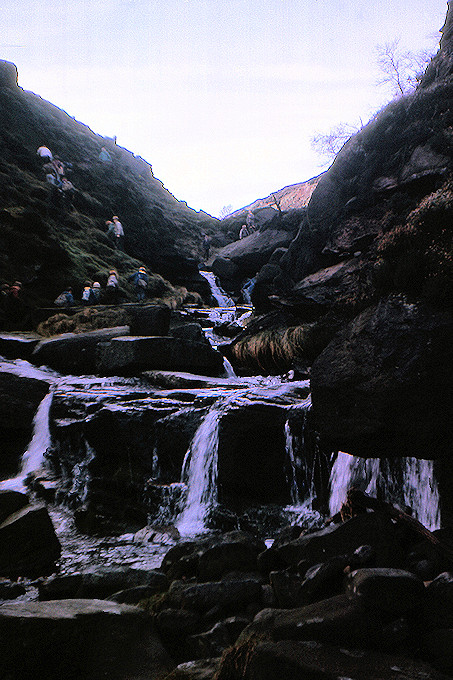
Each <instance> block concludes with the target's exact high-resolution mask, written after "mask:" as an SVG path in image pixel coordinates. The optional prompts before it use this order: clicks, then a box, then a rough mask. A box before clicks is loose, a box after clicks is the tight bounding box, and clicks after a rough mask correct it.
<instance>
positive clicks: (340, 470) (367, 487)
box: [329, 451, 440, 531]
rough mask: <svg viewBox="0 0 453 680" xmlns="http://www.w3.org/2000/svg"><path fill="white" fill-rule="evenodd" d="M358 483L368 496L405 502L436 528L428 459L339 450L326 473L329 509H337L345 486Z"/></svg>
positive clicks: (435, 497) (436, 496)
mask: <svg viewBox="0 0 453 680" xmlns="http://www.w3.org/2000/svg"><path fill="white" fill-rule="evenodd" d="M357 485H359V486H360V487H361V489H362V490H363V491H364V492H365V493H366V494H368V495H370V496H376V495H378V494H381V495H382V497H383V498H384V499H385V500H387V501H389V502H391V503H394V504H396V505H399V506H401V507H403V506H405V505H408V506H409V507H410V508H411V509H412V511H413V513H414V516H415V518H416V519H418V521H419V522H421V523H422V524H423V525H424V526H425V527H426V528H427V529H429V530H430V531H434V530H435V529H439V528H440V509H439V492H438V489H437V482H436V480H435V477H434V464H433V461H431V460H418V459H416V458H400V459H395V460H390V459H386V458H382V459H380V458H368V459H365V458H358V457H356V456H350V455H349V454H347V453H343V452H342V451H339V453H338V455H337V458H336V460H335V462H334V464H333V466H332V471H331V475H330V500H329V510H330V513H331V515H334V514H335V513H336V512H338V511H339V509H340V508H341V505H342V504H343V503H344V501H345V500H346V494H347V492H348V489H350V488H351V487H352V486H357Z"/></svg>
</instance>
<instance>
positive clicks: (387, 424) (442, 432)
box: [311, 297, 453, 458]
mask: <svg viewBox="0 0 453 680" xmlns="http://www.w3.org/2000/svg"><path fill="white" fill-rule="evenodd" d="M452 353H453V315H452V313H451V312H450V311H444V312H441V311H439V310H438V309H434V308H431V307H429V306H427V305H421V304H415V303H410V302H408V301H406V300H405V299H404V298H402V297H394V298H390V299H387V300H384V301H382V302H381V303H379V304H378V305H376V306H374V307H371V308H369V309H367V310H365V311H364V312H363V313H362V314H360V315H359V316H358V317H357V318H356V319H354V320H353V321H352V322H351V323H350V324H349V326H347V327H346V328H345V329H344V330H343V331H342V332H340V333H339V334H338V335H337V336H336V337H335V338H334V340H332V342H331V343H330V344H329V345H328V346H327V347H326V349H325V350H324V351H323V352H322V353H321V354H320V356H319V357H318V358H317V360H316V361H315V362H314V364H313V367H312V371H311V388H312V402H313V412H312V415H313V421H314V424H315V427H316V429H317V430H318V431H319V432H320V434H321V436H322V437H323V438H324V439H325V440H326V441H328V442H329V444H331V445H332V446H334V447H335V448H338V449H341V450H342V451H346V452H348V453H351V454H357V455H361V456H368V457H374V458H376V457H381V456H389V455H393V454H396V453H397V454H398V455H399V456H415V457H419V458H441V457H443V456H446V457H448V456H450V454H451V451H450V446H449V441H451V436H452V434H453V430H452V428H453V421H452V419H451V407H452V397H453V394H452V387H451V386H452V378H453V375H452V370H453V355H452Z"/></svg>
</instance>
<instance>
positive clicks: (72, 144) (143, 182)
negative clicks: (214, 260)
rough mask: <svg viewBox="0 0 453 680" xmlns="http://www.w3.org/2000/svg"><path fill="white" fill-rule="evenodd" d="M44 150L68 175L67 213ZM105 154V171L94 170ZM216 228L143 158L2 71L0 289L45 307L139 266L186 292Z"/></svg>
mask: <svg viewBox="0 0 453 680" xmlns="http://www.w3.org/2000/svg"><path fill="white" fill-rule="evenodd" d="M41 145H45V146H46V147H48V148H50V149H51V151H52V152H53V154H56V155H58V156H59V158H60V159H61V160H62V161H64V162H65V163H67V164H71V165H72V172H71V173H70V174H69V172H68V178H69V179H70V181H71V182H72V183H73V185H74V186H75V188H76V192H75V195H74V198H73V202H72V205H71V204H70V203H69V202H67V201H63V200H61V196H60V195H54V194H53V191H52V188H51V186H50V185H49V184H48V183H47V182H46V179H45V173H44V172H43V170H42V165H43V163H42V161H41V159H39V158H38V156H37V154H36V150H37V148H38V147H39V146H41ZM102 147H106V149H107V150H108V152H109V154H110V156H111V162H106V163H103V162H101V161H100V160H99V153H100V151H101V149H102ZM70 167H71V166H69V168H70ZM114 214H115V215H118V216H119V219H120V221H121V222H122V224H123V227H124V230H125V240H124V245H125V253H121V252H119V251H118V250H115V249H113V248H112V246H111V242H110V240H109V239H108V238H107V235H106V226H105V222H106V220H110V219H111V218H112V215H114ZM218 224H219V222H218V220H215V219H214V218H212V217H210V216H209V215H207V214H205V213H202V212H200V213H198V212H195V211H194V210H191V209H190V208H189V207H188V206H187V205H186V203H184V202H181V201H178V200H177V199H176V198H175V197H174V196H173V195H172V194H170V193H169V192H168V191H167V190H166V189H165V188H164V186H163V185H162V183H161V182H160V181H159V180H158V179H156V178H155V177H154V176H153V173H152V168H151V166H150V165H149V164H148V163H147V162H145V161H144V160H143V159H142V158H140V157H136V156H134V155H133V154H132V153H130V152H129V151H127V150H126V149H123V148H121V147H119V146H117V145H116V143H115V141H114V140H111V139H108V138H103V137H101V136H99V135H96V134H94V133H93V132H92V130H90V128H89V127H87V126H86V125H84V124H82V123H79V122H77V121H76V120H74V119H73V118H71V117H70V116H68V115H67V114H66V113H65V112H64V111H61V110H60V109H58V108H57V107H56V106H53V105H52V104H50V103H49V102H47V101H44V100H43V99H41V98H40V97H39V96H37V95H35V94H33V93H31V92H26V91H24V90H23V89H21V88H20V87H18V85H17V71H16V67H15V66H14V65H13V64H11V63H9V62H0V225H1V237H0V238H1V252H0V279H1V280H2V281H13V280H14V279H20V280H21V282H22V283H23V284H24V291H25V292H26V293H27V294H29V295H31V296H32V298H33V296H34V297H35V298H36V299H38V300H40V301H41V302H44V303H45V302H46V301H47V302H48V301H50V300H53V299H54V298H55V296H56V294H57V293H58V292H60V290H61V289H62V287H64V286H66V285H68V284H72V285H73V286H74V285H82V284H83V281H84V280H85V279H86V278H88V279H93V278H98V279H102V278H104V279H105V276H106V272H107V271H108V269H109V268H110V267H115V268H117V269H118V272H119V274H120V276H122V275H124V274H126V273H128V272H130V271H131V270H133V268H134V267H136V266H137V264H138V262H140V263H141V264H143V263H145V264H146V265H147V266H148V267H150V268H151V270H152V271H154V272H158V273H159V274H161V275H162V276H164V277H165V278H167V279H169V280H171V281H172V282H174V283H184V284H187V285H188V286H189V287H190V282H191V280H193V281H195V284H194V285H196V278H197V264H198V262H200V261H201V259H202V241H203V236H204V234H205V233H208V234H209V235H215V234H216V233H217V231H218V226H217V225H218Z"/></svg>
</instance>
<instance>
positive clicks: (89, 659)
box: [0, 599, 175, 680]
mask: <svg viewBox="0 0 453 680" xmlns="http://www.w3.org/2000/svg"><path fill="white" fill-rule="evenodd" d="M0 658H1V660H2V674H3V677H5V678H17V679H19V678H23V679H25V678H46V679H47V680H61V678H63V677H64V678H67V680H80V678H84V680H101V678H105V677H108V678H110V679H111V680H124V678H126V677H127V678H136V679H137V680H139V679H143V680H144V679H145V678H151V677H152V678H153V680H163V679H164V678H165V677H167V675H168V673H169V671H170V670H171V669H172V668H173V667H174V665H175V664H174V663H173V662H172V660H171V659H170V657H169V656H168V653H167V652H166V651H165V650H164V648H163V646H162V644H161V643H160V641H159V640H158V638H157V636H156V635H155V634H154V633H153V632H152V630H151V626H150V622H149V620H148V619H147V617H146V616H144V614H143V612H142V611H141V610H139V609H138V608H136V607H132V606H129V605H124V604H117V603H114V602H106V601H104V600H83V599H82V600H64V601H59V602H14V603H13V604H2V605H0Z"/></svg>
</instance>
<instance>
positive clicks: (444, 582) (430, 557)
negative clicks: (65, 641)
mask: <svg viewBox="0 0 453 680" xmlns="http://www.w3.org/2000/svg"><path fill="white" fill-rule="evenodd" d="M375 500H376V499H369V503H370V504H371V505H372V503H373V501H375ZM376 503H377V505H375V506H374V507H375V509H374V510H373V511H371V512H368V513H365V512H359V514H357V515H355V514H354V516H353V517H352V518H351V519H349V520H347V521H345V522H341V521H340V519H339V518H336V519H338V522H337V523H331V524H330V525H327V526H326V527H324V528H323V529H322V530H317V531H303V530H302V529H301V528H298V527H297V526H291V527H286V528H285V529H284V530H282V531H281V532H280V533H279V534H278V535H277V536H276V539H275V541H274V546H273V547H272V548H269V549H264V545H263V543H262V542H261V541H259V540H257V539H254V538H253V537H252V536H251V535H249V534H247V533H245V532H230V533H228V534H224V535H222V536H220V535H219V536H213V537H206V538H203V539H197V540H193V541H186V542H184V543H178V544H176V545H175V546H174V547H172V548H171V549H170V550H169V551H168V552H167V554H166V556H165V557H164V559H163V561H162V566H161V569H162V571H164V572H165V574H166V575H167V578H168V579H169V580H170V581H172V582H171V585H170V587H169V589H168V591H166V592H165V593H163V594H161V595H159V596H157V597H154V598H151V600H150V611H152V612H153V615H154V620H155V625H156V629H157V630H158V631H159V633H160V635H161V637H162V640H163V642H164V644H165V645H166V647H167V649H168V650H169V651H170V652H171V654H172V655H173V657H174V658H175V659H176V660H177V661H178V662H180V665H179V666H178V667H177V668H176V669H175V670H174V671H173V673H172V675H171V676H170V677H171V678H175V680H176V679H177V678H194V679H196V678H203V679H205V678H206V679H208V678H209V679H212V678H215V679H216V680H244V679H245V680H275V678H279V677H281V678H285V680H292V679H294V680H300V678H304V680H305V678H307V679H310V680H311V679H313V680H323V679H325V680H333V678H335V679H337V678H338V679H339V678H342V679H343V678H344V679H346V678H348V679H350V678H354V679H356V678H357V680H369V679H370V678H371V679H373V680H394V678H395V677H396V676H395V673H396V674H397V675H398V678H399V677H401V678H404V679H405V680H415V679H416V678H426V679H430V680H445V679H446V678H447V677H452V675H451V674H452V673H453V657H452V655H451V650H450V643H451V640H452V636H451V628H452V626H453V619H452V616H451V603H452V602H453V589H452V583H453V577H452V574H451V573H448V572H445V573H441V570H442V568H444V567H445V564H447V565H450V567H453V554H452V553H451V550H450V548H449V547H448V543H447V544H444V543H442V541H440V540H439V539H438V538H437V537H436V536H435V535H434V534H431V533H430V532H428V531H427V530H425V529H424V528H423V527H421V526H420V525H418V524H417V523H416V522H415V523H414V521H412V520H411V518H408V516H406V515H404V513H403V514H401V512H400V511H398V512H397V511H396V510H395V512H393V510H394V509H392V506H387V505H386V504H381V505H379V501H376ZM354 507H355V506H352V505H348V506H347V505H346V504H345V506H344V507H343V510H342V512H343V513H344V514H345V515H346V510H347V508H349V509H350V511H352V509H353V508H354ZM422 562H423V563H424V570H425V571H424V573H426V564H427V563H428V562H431V574H432V575H435V576H436V577H435V578H434V580H433V581H432V582H430V583H429V584H428V585H426V584H425V583H424V581H423V578H424V577H423V576H422V575H419V574H418V573H417V571H418V569H419V565H420V564H421V563H422ZM383 565H386V566H383ZM277 567H278V569H277ZM276 569H277V570H276ZM431 577H432V576H431ZM219 657H220V661H219ZM213 659H214V661H213V662H212V660H213ZM195 660H197V662H196V663H195ZM216 668H217V670H214V669H216Z"/></svg>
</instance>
